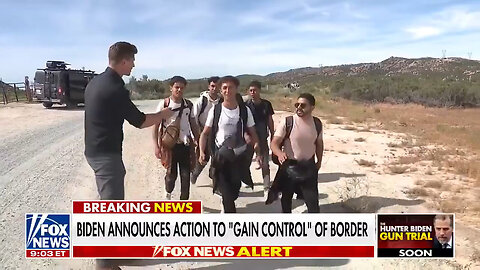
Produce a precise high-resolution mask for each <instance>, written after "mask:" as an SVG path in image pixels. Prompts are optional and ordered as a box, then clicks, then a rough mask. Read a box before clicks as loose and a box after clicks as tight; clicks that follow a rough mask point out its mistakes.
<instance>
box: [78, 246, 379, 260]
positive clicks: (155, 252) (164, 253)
mask: <svg viewBox="0 0 480 270" xmlns="http://www.w3.org/2000/svg"><path fill="white" fill-rule="evenodd" d="M73 257H74V258H327V257H328V258H343V257H345V258H346V257H348V258H351V257H358V258H367V257H369V258H373V257H374V246H158V247H154V246H74V247H73Z"/></svg>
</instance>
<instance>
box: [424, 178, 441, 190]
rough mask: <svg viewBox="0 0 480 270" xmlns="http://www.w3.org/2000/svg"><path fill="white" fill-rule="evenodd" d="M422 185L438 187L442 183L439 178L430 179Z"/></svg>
mask: <svg viewBox="0 0 480 270" xmlns="http://www.w3.org/2000/svg"><path fill="white" fill-rule="evenodd" d="M424 186H425V187H429V188H436V189H439V188H441V187H442V186H443V183H442V181H440V180H430V181H427V182H426V183H425V185H424Z"/></svg>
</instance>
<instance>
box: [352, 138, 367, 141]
mask: <svg viewBox="0 0 480 270" xmlns="http://www.w3.org/2000/svg"><path fill="white" fill-rule="evenodd" d="M366 140H367V139H365V138H362V137H359V138H355V139H354V141H356V142H364V141H366Z"/></svg>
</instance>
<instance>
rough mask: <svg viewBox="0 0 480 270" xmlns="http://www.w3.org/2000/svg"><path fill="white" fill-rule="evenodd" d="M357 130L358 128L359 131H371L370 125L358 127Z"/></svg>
mask: <svg viewBox="0 0 480 270" xmlns="http://www.w3.org/2000/svg"><path fill="white" fill-rule="evenodd" d="M357 130H358V132H371V130H370V128H369V127H364V128H360V129H357Z"/></svg>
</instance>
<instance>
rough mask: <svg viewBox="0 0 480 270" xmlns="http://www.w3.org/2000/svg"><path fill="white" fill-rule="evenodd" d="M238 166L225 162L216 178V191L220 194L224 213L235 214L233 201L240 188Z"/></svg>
mask: <svg viewBox="0 0 480 270" xmlns="http://www.w3.org/2000/svg"><path fill="white" fill-rule="evenodd" d="M239 167H240V166H238V165H236V166H235V164H234V163H232V162H225V163H224V164H223V166H222V168H219V170H218V173H217V174H216V177H217V189H218V191H220V193H221V194H222V204H223V211H224V213H236V212H237V208H236V207H235V200H236V199H237V198H238V195H239V193H240V187H241V183H242V181H241V178H240V172H239V171H238V168H239Z"/></svg>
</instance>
